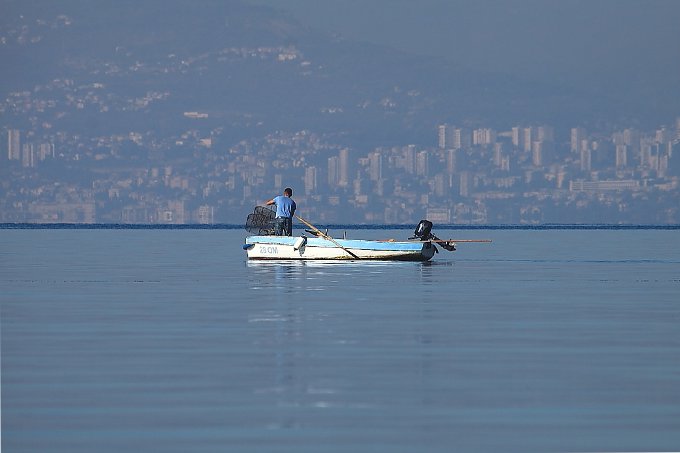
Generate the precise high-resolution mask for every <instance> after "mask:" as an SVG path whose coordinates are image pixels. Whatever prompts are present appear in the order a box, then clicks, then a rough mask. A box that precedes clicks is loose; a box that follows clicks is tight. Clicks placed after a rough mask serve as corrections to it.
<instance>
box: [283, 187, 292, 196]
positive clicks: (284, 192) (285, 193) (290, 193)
mask: <svg viewBox="0 0 680 453" xmlns="http://www.w3.org/2000/svg"><path fill="white" fill-rule="evenodd" d="M283 194H284V195H285V196H287V197H292V196H293V189H291V188H290V187H286V188H285V189H283Z"/></svg>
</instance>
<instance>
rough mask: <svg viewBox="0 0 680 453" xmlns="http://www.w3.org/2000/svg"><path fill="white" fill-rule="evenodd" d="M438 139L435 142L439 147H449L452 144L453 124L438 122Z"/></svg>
mask: <svg viewBox="0 0 680 453" xmlns="http://www.w3.org/2000/svg"><path fill="white" fill-rule="evenodd" d="M437 130H438V140H437V143H438V145H439V148H440V149H446V148H451V147H452V146H453V130H454V128H453V126H449V125H448V124H440V125H439V126H438V128H437Z"/></svg>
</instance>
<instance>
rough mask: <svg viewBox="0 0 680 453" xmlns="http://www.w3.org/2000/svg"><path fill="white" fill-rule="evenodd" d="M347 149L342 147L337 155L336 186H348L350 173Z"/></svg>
mask: <svg viewBox="0 0 680 453" xmlns="http://www.w3.org/2000/svg"><path fill="white" fill-rule="evenodd" d="M349 167H350V162H349V149H347V148H343V149H341V150H340V154H339V155H338V186H340V187H348V186H349V174H350V168H349Z"/></svg>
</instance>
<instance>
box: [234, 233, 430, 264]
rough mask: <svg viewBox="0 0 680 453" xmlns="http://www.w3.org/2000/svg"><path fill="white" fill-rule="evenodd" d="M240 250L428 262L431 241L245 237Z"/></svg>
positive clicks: (259, 255)
mask: <svg viewBox="0 0 680 453" xmlns="http://www.w3.org/2000/svg"><path fill="white" fill-rule="evenodd" d="M243 248H244V249H245V250H246V252H247V253H248V258H249V259H260V260H267V259H270V260H271V259H274V260H281V259H297V260H398V261H427V260H429V259H430V258H432V257H433V256H434V254H435V250H436V249H435V247H434V245H433V244H432V243H431V242H421V241H403V242H396V241H376V240H361V239H333V240H330V239H327V238H324V237H307V236H306V235H302V236H297V237H296V236H248V237H247V238H246V243H245V244H244V245H243Z"/></svg>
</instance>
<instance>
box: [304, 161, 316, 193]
mask: <svg viewBox="0 0 680 453" xmlns="http://www.w3.org/2000/svg"><path fill="white" fill-rule="evenodd" d="M304 186H305V194H306V195H311V194H313V193H314V192H315V191H316V167H314V166H311V167H307V168H305V179H304Z"/></svg>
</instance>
